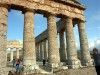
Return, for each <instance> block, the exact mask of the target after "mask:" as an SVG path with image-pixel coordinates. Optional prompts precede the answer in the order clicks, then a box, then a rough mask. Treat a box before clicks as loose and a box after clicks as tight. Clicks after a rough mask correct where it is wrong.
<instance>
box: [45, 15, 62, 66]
mask: <svg viewBox="0 0 100 75" xmlns="http://www.w3.org/2000/svg"><path fill="white" fill-rule="evenodd" d="M47 22H48V25H47V28H48V60H49V64H50V65H51V66H52V67H57V66H59V63H60V57H59V49H58V46H57V27H56V18H55V16H54V15H52V14H49V15H48V16H47Z"/></svg>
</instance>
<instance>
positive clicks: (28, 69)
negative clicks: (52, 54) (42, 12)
mask: <svg viewBox="0 0 100 75" xmlns="http://www.w3.org/2000/svg"><path fill="white" fill-rule="evenodd" d="M33 73H39V66H38V65H37V64H34V65H26V66H25V65H24V70H23V75H27V74H33Z"/></svg>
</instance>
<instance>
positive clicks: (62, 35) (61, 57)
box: [59, 31, 67, 62]
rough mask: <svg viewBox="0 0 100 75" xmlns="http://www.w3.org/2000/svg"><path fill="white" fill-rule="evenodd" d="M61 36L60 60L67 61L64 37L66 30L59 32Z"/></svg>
mask: <svg viewBox="0 0 100 75" xmlns="http://www.w3.org/2000/svg"><path fill="white" fill-rule="evenodd" d="M59 36H60V37H59V38H60V50H59V53H60V61H61V62H66V60H67V59H66V57H67V56H66V54H67V52H66V49H65V39H64V31H61V32H60V34H59Z"/></svg>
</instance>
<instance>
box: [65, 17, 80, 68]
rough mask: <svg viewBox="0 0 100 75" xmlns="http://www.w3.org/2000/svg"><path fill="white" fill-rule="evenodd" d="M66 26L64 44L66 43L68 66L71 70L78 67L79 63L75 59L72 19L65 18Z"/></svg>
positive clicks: (75, 50)
mask: <svg viewBox="0 0 100 75" xmlns="http://www.w3.org/2000/svg"><path fill="white" fill-rule="evenodd" d="M64 20H65V26H66V43H67V57H68V65H69V67H71V68H78V67H80V65H81V63H80V61H79V60H78V58H77V49H76V44H75V38H74V32H73V22H72V18H71V17H68V18H65V19H64Z"/></svg>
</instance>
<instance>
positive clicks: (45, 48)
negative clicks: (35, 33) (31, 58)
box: [44, 40, 48, 60]
mask: <svg viewBox="0 0 100 75" xmlns="http://www.w3.org/2000/svg"><path fill="white" fill-rule="evenodd" d="M47 55H48V50H47V40H45V41H44V59H45V60H47V59H48V57H47Z"/></svg>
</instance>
